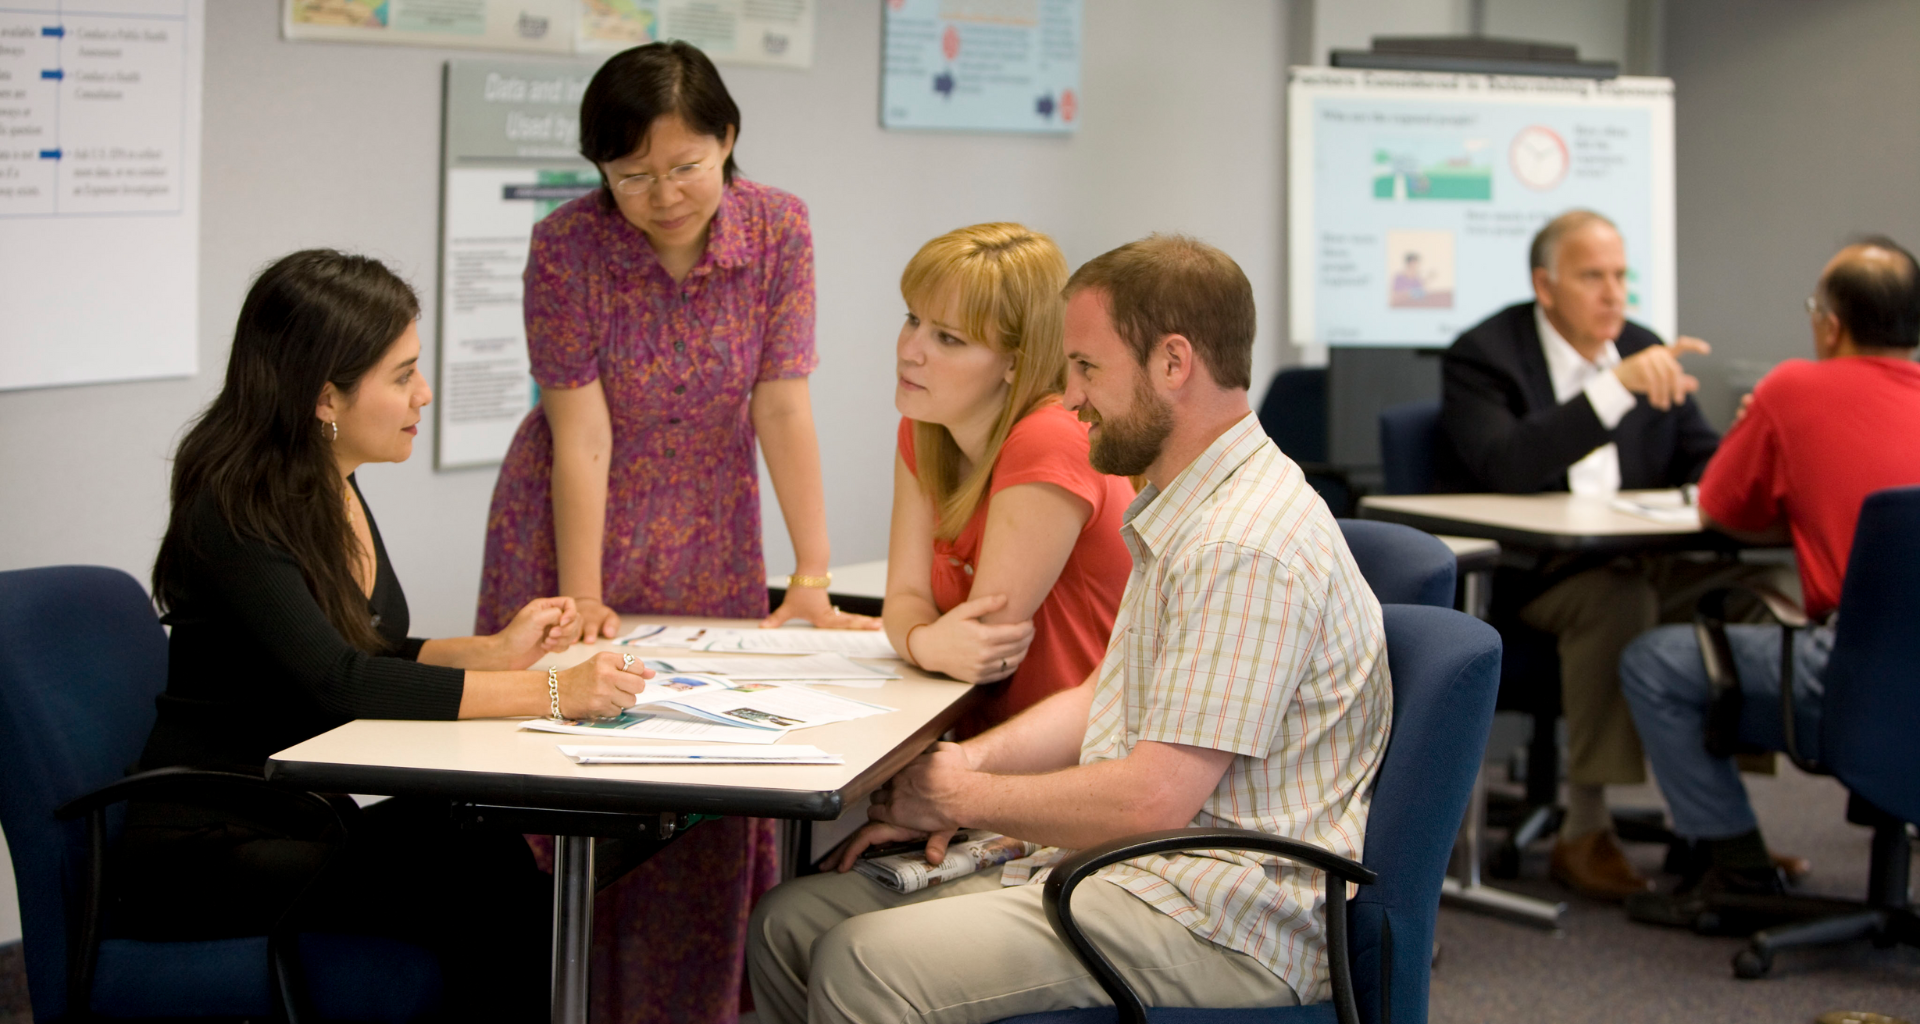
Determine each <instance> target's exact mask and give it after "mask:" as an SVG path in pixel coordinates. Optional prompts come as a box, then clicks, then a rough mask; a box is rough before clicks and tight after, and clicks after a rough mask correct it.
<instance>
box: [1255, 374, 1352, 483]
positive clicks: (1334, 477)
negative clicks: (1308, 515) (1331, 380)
mask: <svg viewBox="0 0 1920 1024" xmlns="http://www.w3.org/2000/svg"><path fill="white" fill-rule="evenodd" d="M1260 429H1262V430H1264V431H1266V432H1267V436H1268V437H1270V438H1272V439H1273V443H1274V444H1276V445H1278V446H1279V447H1280V450H1281V451H1282V452H1285V453H1286V456H1287V458H1290V459H1292V460H1293V461H1294V462H1296V463H1299V465H1300V469H1301V471H1302V472H1304V473H1306V475H1307V483H1308V484H1309V485H1310V486H1312V487H1313V489H1314V490H1315V491H1316V492H1318V493H1319V495H1320V498H1321V500H1323V501H1325V502H1326V503H1327V507H1328V508H1330V509H1332V510H1333V514H1334V515H1337V516H1344V515H1349V514H1351V513H1352V511H1353V501H1354V493H1355V491H1354V486H1353V481H1352V480H1351V479H1349V478H1348V477H1347V471H1346V470H1344V469H1341V468H1340V467H1338V466H1335V465H1332V464H1331V463H1330V462H1329V461H1328V460H1329V458H1330V457H1329V455H1328V454H1327V453H1328V446H1327V368H1326V367H1324V366H1296V367H1292V368H1290V369H1286V370H1281V371H1280V372H1279V373H1276V374H1274V375H1273V383H1271V384H1269V385H1267V394H1266V397H1264V398H1262V399H1261V400H1260Z"/></svg>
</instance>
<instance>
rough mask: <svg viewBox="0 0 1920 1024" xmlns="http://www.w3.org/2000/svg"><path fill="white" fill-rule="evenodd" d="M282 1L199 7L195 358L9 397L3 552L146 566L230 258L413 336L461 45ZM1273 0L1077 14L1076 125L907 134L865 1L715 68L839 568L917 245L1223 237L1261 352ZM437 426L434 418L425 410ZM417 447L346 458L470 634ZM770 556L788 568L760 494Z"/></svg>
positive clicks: (447, 498) (455, 557) (1069, 248)
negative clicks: (786, 292) (886, 122)
mask: <svg viewBox="0 0 1920 1024" xmlns="http://www.w3.org/2000/svg"><path fill="white" fill-rule="evenodd" d="M279 8H280V5H279V4H278V3H275V2H268V0H208V3H207V34H206V39H207V43H206V93H205V95H206V100H205V106H204V115H205V135H204V141H203V153H204V167H205V172H204V174H205V176H204V180H203V184H202V196H203V199H202V204H203V213H202V221H201V239H202V242H201V248H202V255H201V268H200V272H201V285H200V317H201V322H200V366H201V368H202V370H201V373H200V374H199V376H197V377H195V378H193V379H190V380H176V381H162V382H153V383H138V384H117V385H108V386H95V387H75V388H63V389H57V390H43V391H22V392H11V393H0V436H4V437H6V438H8V439H9V440H10V441H11V443H9V444H7V445H4V446H0V479H6V480H10V481H13V486H12V487H11V489H10V491H9V496H8V497H7V498H6V499H5V509H6V513H5V526H6V529H4V530H0V569H10V568H18V567H23V566H32V565H49V564H57V563H65V562H86V563H94V564H104V565H111V566H117V567H120V568H122V569H125V570H127V571H128V572H131V573H133V574H134V575H135V576H137V577H140V578H142V579H143V580H144V578H145V576H146V574H147V571H148V569H149V567H150V565H151V563H152V559H153V551H154V546H155V544H156V542H157V540H158V538H159V536H160V533H161V531H162V530H163V528H164V526H165V519H166V473H167V466H166V458H167V454H168V452H169V451H170V449H171V447H172V444H173V442H174V441H175V439H176V438H177V436H178V434H179V431H180V429H181V427H182V426H183V425H184V424H185V423H186V421H187V420H188V418H189V417H191V416H192V415H193V414H194V413H195V411H196V410H197V409H198V408H199V407H200V406H201V405H202V404H203V403H204V402H205V401H206V400H207V399H208V398H209V397H211V395H212V394H213V392H214V391H215V390H216V389H217V387H218V384H219V377H220V373H221V369H222V367H223V366H224V365H225V362H226V346H227V339H228V333H229V332H230V331H231V327H232V322H233V317H234V315H235V313H236V311H237V310H238V308H239V304H240V300H241V297H242V296H243V294H244V293H245V290H246V286H247V282H248V279H249V277H250V276H251V275H252V274H253V273H254V272H255V271H256V270H257V269H258V268H260V267H261V266H262V265H263V264H264V263H265V262H267V261H269V260H271V259H273V258H274V257H276V256H279V255H281V254H284V253H286V252H288V251H291V250H293V249H297V248H301V247H305V246H314V245H331V246H340V247H346V248H352V249H358V250H362V251H365V252H369V253H372V254H375V255H377V256H380V257H381V258H383V259H386V260H388V261H390V262H391V263H392V264H393V265H394V266H396V267H397V268H399V269H400V270H401V271H402V272H403V273H405V274H406V275H407V276H409V277H410V278H411V279H412V280H413V281H414V283H415V284H416V286H418V287H419V288H420V290H421V291H422V293H423V298H425V299H426V303H425V305H426V307H427V309H428V312H427V314H426V319H425V321H424V322H423V324H422V332H421V333H422V335H423V337H424V338H426V339H428V343H429V346H431V339H432V337H433V333H434V331H433V328H434V324H433V320H434V313H433V308H434V302H433V299H432V293H433V275H434V269H435V259H436V256H435V254H436V251H437V243H436V237H437V231H438V203H439V175H438V166H439V138H440V73H441V71H440V69H441V66H442V63H443V62H444V61H445V60H446V59H447V58H449V57H453V56H459V55H461V54H460V53H458V52H454V51H433V50H419V49H405V48H387V47H368V46H356V45H343V44H325V43H300V44H293V43H287V42H283V41H282V40H281V39H280V38H279V29H278V25H279V22H278V19H279ZM1285 15H1286V8H1285V6H1284V5H1282V4H1277V3H1273V2H1270V0H1207V2H1205V3H1195V4H1190V5H1183V10H1182V12H1181V16H1180V17H1176V18H1169V17H1167V16H1166V13H1165V9H1164V7H1163V6H1162V5H1161V4H1160V3H1157V2H1155V0H1095V2H1090V3H1088V4H1087V5H1086V19H1085V26H1086V34H1085V44H1086V56H1085V61H1084V68H1083V77H1082V92H1083V94H1084V96H1085V97H1086V101H1085V103H1084V106H1083V110H1084V116H1085V120H1084V124H1083V127H1082V128H1081V130H1080V133H1079V134H1078V135H1077V136H1076V137H1074V138H1071V139H1065V138H1022V137H1014V136H1005V135H973V134H909V133H898V132H893V133H889V132H882V131H881V130H880V129H879V127H878V126H877V120H878V117H877V113H878V107H879V100H878V83H879V60H880V4H878V3H876V2H873V0H823V2H822V3H821V4H820V17H819V26H818V35H817V43H816V47H817V48H816V51H815V66H814V67H813V69H812V70H810V71H804V72H795V71H786V70H776V69H755V68H737V67H723V68H722V72H723V74H724V75H725V77H726V78H727V81H728V84H729V86H730V88H731V89H732V90H733V92H734V94H735V97H736V98H737V99H738V101H739V103H740V107H741V109H742V112H743V115H744V122H745V123H744V125H743V131H742V137H741V143H740V148H739V150H738V155H739V159H740V162H741V164H742V166H743V167H744V168H745V170H746V172H747V173H748V174H749V176H751V177H754V178H757V179H759V180H761V181H765V182H768V183H770V184H773V185H777V186H779V187H782V188H785V189H789V190H791V191H793V192H795V193H796V194H798V195H799V196H800V197H802V198H803V199H805V200H806V201H807V202H808V204H809V205H810V206H811V209H812V215H813V228H814V237H815V245H816V253H817V257H818V277H819V344H820V351H821V368H820V371H819V372H818V373H817V374H816V375H815V376H814V377H813V391H814V405H815V411H816V417H817V420H818V423H819V427H820V436H821V442H822V448H823V454H824V457H825V458H824V461H825V464H826V470H825V473H826V484H827V492H828V498H827V501H828V516H829V520H830V522H831V530H832V539H833V547H834V559H835V561H836V562H840V563H847V562H853V561H861V560H866V559H873V558H880V557H884V555H885V554H886V536H887V512H888V498H889V495H890V493H891V481H890V473H891V466H892V455H891V451H892V444H893V434H894V431H893V425H894V423H895V421H896V418H897V414H896V413H895V412H894V411H893V407H892V381H893V376H892V345H893V339H894V336H895V333H896V331H897V329H898V323H899V317H900V314H901V310H902V306H901V303H900V298H899V292H898V280H899V273H900V268H901V267H902V266H903V265H904V264H905V262H906V260H907V257H908V256H910V255H911V254H912V253H913V251H914V249H915V248H917V247H918V246H919V245H920V243H922V242H924V241H925V240H927V239H928V238H931V237H932V236H934V235H936V234H938V233H940V232H942V231H946V230H948V229H950V228H954V227H958V226H961V225H963V224H969V223H975V222H978V221H984V220H1019V221H1023V222H1025V223H1027V224H1030V225H1032V226H1034V227H1036V228H1039V229H1041V230H1045V231H1047V232H1049V233H1051V234H1053V236H1054V237H1055V238H1056V239H1057V240H1058V241H1059V242H1060V244H1061V246H1062V247H1063V248H1064V249H1065V251H1066V254H1067V258H1068V259H1069V261H1071V262H1072V263H1074V264H1078V263H1080V262H1083V261H1085V260H1086V259H1088V258H1089V257H1092V256H1094V255H1097V254H1098V253H1100V252H1102V251H1104V250H1106V249H1108V248H1111V247H1113V246H1115V245H1118V244H1120V243H1121V242H1124V241H1127V240H1129V239H1132V238H1136V237H1139V236H1141V235H1144V234H1146V233H1148V232H1150V231H1155V230H1178V231H1186V232H1190V233H1193V234H1196V235H1198V236H1200V237H1202V238H1205V239H1207V240H1209V241H1211V242H1213V243H1215V244H1217V245H1219V246H1221V247H1222V248H1224V249H1225V250H1226V251H1227V252H1229V253H1231V254H1232V255H1233V256H1234V257H1235V258H1236V259H1237V260H1239V261H1240V264H1241V266H1242V267H1244V268H1245V269H1246V272H1247V274H1248V276H1249V277H1250V278H1251V279H1252V281H1253V283H1254V289H1255V295H1256V298H1257V300H1258V301H1259V304H1260V311H1261V318H1262V324H1261V332H1260V339H1259V342H1258V348H1257V353H1256V357H1255V363H1254V374H1255V377H1256V379H1259V380H1265V379H1266V378H1267V377H1268V376H1270V375H1271V374H1272V372H1273V370H1274V369H1275V368H1277V366H1278V365H1279V362H1280V348H1281V345H1280V343H1279V342H1278V340H1277V339H1278V337H1279V331H1278V327H1279V325H1280V323H1281V322H1282V320H1281V314H1280V306H1279V294H1280V287H1281V280H1282V276H1281V275H1282V266H1281V262H1280V261H1281V255H1280V245H1281V238H1282V235H1281V230H1280V228H1281V222H1280V218H1281V195H1282V193H1281V188H1282V185H1281V179H1280V169H1281V136H1280V114H1281V109H1282V104H1281V90H1282V88H1283V84H1284V66H1285V63H1286V62H1285V60H1284V59H1283V55H1284V54H1285V52H1286V39H1285V30H1284V22H1285ZM427 424H428V428H427V429H428V430H431V429H432V427H431V424H432V420H431V418H429V419H428V420H427ZM432 450H433V442H432V438H431V437H430V436H427V435H426V434H424V433H423V435H422V437H421V438H420V441H419V444H418V446H417V448H416V452H417V454H416V455H415V457H414V458H413V460H412V461H410V462H408V463H406V464H404V465H400V466H372V467H368V468H367V469H366V470H364V471H363V472H362V474H361V476H362V483H363V486H364V489H365V490H366V492H367V496H368V500H369V502H370V503H371V505H372V507H373V509H374V512H375V515H376V516H378V518H379V520H380V525H381V529H382V532H383V533H384V534H385V537H386V541H387V546H388V548H389V550H390V552H391V554H392V556H393V559H394V562H395V566H396V568H397V570H398V572H399V575H400V577H401V579H402V580H403V581H404V582H405V584H406V588H407V594H408V598H409V601H410V603H411V605H412V608H413V614H414V622H415V629H416V631H417V632H419V633H422V634H424V635H429V636H431V635H448V634H459V633H464V632H467V631H469V630H470V629H471V628H472V627H471V623H472V616H473V607H474V600H475V596H476V593H477V590H478V586H479V575H480V554H481V546H482V541H483V535H484V531H485V517H486V509H487V502H488V498H489V496H490V494H491V493H492V489H493V481H494V473H493V472H492V471H491V470H469V471H463V472H453V473H436V472H435V471H434V470H433V467H432V460H431V458H430V453H431V452H432ZM767 513H768V514H767V516H766V520H767V538H766V539H767V561H768V565H769V567H770V568H772V569H773V570H774V571H776V572H784V571H787V570H789V569H790V568H791V566H792V560H791V559H792V556H791V548H790V547H789V545H788V544H787V540H786V536H785V531H784V529H783V528H782V526H781V523H780V519H779V515H778V509H777V506H775V505H773V503H772V500H771V489H770V488H769V489H768V507H767ZM3 866H4V863H3V862H0V867H3ZM6 877H7V875H6V874H5V873H0V942H5V941H8V940H10V939H11V938H14V937H16V936H17V935H18V934H19V932H18V925H17V923H16V922H17V915H16V913H15V912H14V910H13V907H12V903H11V901H12V898H13V895H14V894H13V887H12V886H11V885H8V884H4V881H3V880H4V879H5V878H6Z"/></svg>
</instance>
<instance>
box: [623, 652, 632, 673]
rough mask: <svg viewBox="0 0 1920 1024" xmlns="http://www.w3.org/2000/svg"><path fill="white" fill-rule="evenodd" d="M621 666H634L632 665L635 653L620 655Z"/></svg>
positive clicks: (625, 667) (627, 667) (626, 667)
mask: <svg viewBox="0 0 1920 1024" xmlns="http://www.w3.org/2000/svg"><path fill="white" fill-rule="evenodd" d="M620 667H621V668H622V669H629V668H632V667H633V655H631V654H622V655H621V656H620Z"/></svg>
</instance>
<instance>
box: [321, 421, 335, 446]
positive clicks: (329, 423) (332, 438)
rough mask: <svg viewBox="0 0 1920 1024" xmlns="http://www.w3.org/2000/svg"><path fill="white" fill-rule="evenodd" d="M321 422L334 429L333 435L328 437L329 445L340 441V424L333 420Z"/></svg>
mask: <svg viewBox="0 0 1920 1024" xmlns="http://www.w3.org/2000/svg"><path fill="white" fill-rule="evenodd" d="M320 422H321V423H322V424H323V425H325V426H328V427H331V428H332V429H333V433H332V434H330V435H328V436H327V443H328V444H332V443H333V442H335V441H338V440H340V424H338V423H336V422H334V421H333V420H321V421H320Z"/></svg>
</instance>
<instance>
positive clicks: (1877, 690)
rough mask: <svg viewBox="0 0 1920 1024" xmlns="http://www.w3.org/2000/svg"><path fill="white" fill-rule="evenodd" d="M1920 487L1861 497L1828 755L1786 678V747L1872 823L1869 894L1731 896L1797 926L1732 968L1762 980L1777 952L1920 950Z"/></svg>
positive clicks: (1830, 688)
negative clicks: (1815, 752)
mask: <svg viewBox="0 0 1920 1024" xmlns="http://www.w3.org/2000/svg"><path fill="white" fill-rule="evenodd" d="M1916 621H1920V487H1899V488H1893V489H1891V490H1885V491H1879V492H1876V493H1874V494H1872V495H1869V496H1868V497H1867V500H1866V501H1864V502H1862V503H1861V505H1860V519H1859V522H1858V524H1857V525H1856V526H1855V528H1854V533H1853V551H1852V553H1851V554H1850V555H1849V556H1848V558H1847V578H1846V581H1845V583H1844V584H1842V586H1841V589H1840V613H1839V619H1838V623H1837V625H1836V627H1835V629H1834V638H1833V654H1832V657H1831V659H1830V660H1829V661H1828V662H1827V671H1826V675H1825V676H1824V677H1823V679H1822V680H1821V682H1822V686H1823V689H1824V694H1823V696H1822V697H1821V699H1820V744H1819V756H1818V758H1817V759H1816V758H1814V757H1810V756H1808V753H1807V752H1806V751H1805V750H1803V749H1802V748H1801V746H1800V744H1799V743H1798V742H1797V740H1796V736H1795V728H1794V727H1795V717H1794V714H1793V702H1792V700H1793V698H1792V694H1791V691H1790V690H1789V689H1788V688H1786V687H1782V690H1781V692H1782V699H1781V714H1782V716H1783V717H1782V722H1783V724H1784V725H1785V727H1786V741H1787V742H1786V748H1787V754H1788V755H1789V756H1790V757H1792V758H1793V760H1794V762H1795V763H1796V764H1798V765H1799V766H1800V767H1801V768H1802V769H1803V770H1805V771H1810V772H1819V773H1822V774H1827V775H1832V776H1834V777H1835V778H1837V779H1839V780H1840V783H1841V784H1842V785H1844V786H1846V787H1847V792H1848V800H1847V820H1848V821H1850V822H1853V823H1854V824H1856V825H1866V826H1869V827H1871V828H1872V829H1873V846H1872V851H1873V852H1872V855H1871V862H1870V864H1871V866H1870V867H1869V869H1868V874H1867V898H1866V900H1865V901H1864V902H1862V903H1855V904H1850V905H1849V904H1845V903H1843V902H1842V901H1837V900H1830V899H1810V898H1806V897H1791V896H1787V897H1765V898H1760V899H1751V898H1749V899H1738V898H1735V899H1730V900H1727V901H1724V902H1722V903H1721V909H1723V910H1729V911H1733V912H1735V913H1737V914H1740V915H1742V916H1746V915H1754V916H1762V917H1768V918H1772V919H1775V920H1793V921H1795V922H1796V923H1794V924H1789V925H1785V926H1782V927H1776V928H1769V929H1767V930H1765V931H1762V932H1759V933H1757V934H1755V935H1754V936H1753V937H1752V939H1751V940H1750V941H1749V943H1748V945H1747V948H1745V949H1742V950H1741V951H1740V952H1739V953H1738V954H1736V955H1735V957H1734V961H1733V969H1734V973H1735V974H1736V975H1738V976H1739V977H1742V978H1758V977H1761V976H1763V975H1765V974H1767V973H1768V972H1769V971H1770V970H1772V967H1773V958H1774V955H1775V954H1776V953H1779V952H1782V951H1784V950H1789V949H1803V948H1807V947H1812V946H1823V945H1829V944H1833V943H1839V942H1847V941H1851V940H1855V939H1863V938H1870V939H1872V940H1873V942H1874V945H1876V946H1881V947H1887V946H1892V945H1895V944H1904V945H1907V946H1916V947H1920V916H1916V915H1915V913H1914V908H1913V905H1912V904H1911V903H1909V902H1908V896H1907V893H1908V888H1907V883H1908V874H1909V872H1910V870H1911V865H1912V863H1913V841H1912V838H1911V836H1910V835H1909V833H1908V831H1907V828H1908V826H1909V825H1910V824H1920V744H1917V743H1915V742H1914V738H1915V737H1916V736H1920V632H1916V631H1915V630H1914V625H1913V624H1914V623H1915V622H1916Z"/></svg>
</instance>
